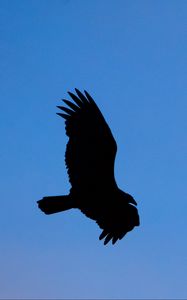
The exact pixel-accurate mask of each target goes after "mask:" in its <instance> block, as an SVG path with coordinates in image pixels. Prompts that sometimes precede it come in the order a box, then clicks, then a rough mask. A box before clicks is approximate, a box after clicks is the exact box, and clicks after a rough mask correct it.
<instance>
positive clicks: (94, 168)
mask: <svg viewBox="0 0 187 300" xmlns="http://www.w3.org/2000/svg"><path fill="white" fill-rule="evenodd" d="M75 91H76V93H77V95H75V94H73V93H71V92H68V94H69V95H70V97H71V98H72V100H73V102H71V101H68V100H63V101H64V103H65V104H66V105H68V107H69V108H67V107H64V106H58V108H60V109H61V110H63V111H64V112H65V113H57V114H58V115H59V116H61V117H63V118H64V119H65V120H66V121H65V125H66V127H65V128H66V134H67V136H68V137H69V141H68V143H67V147H66V154H65V162H66V166H67V170H68V174H69V181H70V183H71V185H72V188H73V189H75V190H77V191H80V192H81V191H85V189H86V190H87V191H90V192H94V193H95V192H97V190H98V191H100V190H101V187H102V188H105V187H109V186H110V185H113V184H114V183H115V179H114V161H115V155H116V151H117V145H116V142H115V140H114V138H113V136H112V133H111V130H110V128H109V127H108V125H107V123H106V121H105V119H104V117H103V115H102V113H101V112H100V110H99V108H98V106H97V105H96V103H95V102H94V100H93V99H92V97H91V96H90V95H89V94H88V93H87V92H86V91H84V93H85V95H84V94H83V93H81V92H80V91H79V90H78V89H75Z"/></svg>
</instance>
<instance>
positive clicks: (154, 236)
mask: <svg viewBox="0 0 187 300" xmlns="http://www.w3.org/2000/svg"><path fill="white" fill-rule="evenodd" d="M186 34H187V1H185V0H179V1H177V0H176V1H174V0H157V1H156V0H155V1H153V0H147V1H146V0H141V1H140V0H133V1H132V0H117V1H116V0H92V1H91V0H69V1H68V0H61V1H60V0H40V1H37V0H29V1H28V0H27V1H25V0H23V1H22V0H12V1H10V0H1V1H0V41H1V42H0V59H1V62H0V63H1V65H0V77H1V78H0V85H1V88H0V99H1V118H0V135H1V147H0V160H1V163H0V165H1V170H0V173H1V180H0V182H1V193H0V194H1V209H0V239H1V246H0V248H1V251H0V252H1V255H0V298H19V299H23V298H39V299H41V298H56V299H58V298H66V299H70V298H71V299H72V298H75V299H78V298H79V299H80V298H83V299H84V298H88V299H90V298H92V299H93V298H96V299H98V298H110V299H114V298H117V299H120V298H129V299H136V298H144V299H147V298H159V299H166V298H187V285H186V282H187V185H186V179H187V175H186V174H187V139H186V132H187V122H186V116H187V97H186V96H187V93H186V92H187V82H186V81H187V80H186V79H187V76H186V75H187V72H186V65H187V39H186V37H187V36H186ZM74 87H77V88H79V89H80V90H83V89H86V90H88V91H89V92H90V94H91V95H92V96H93V97H94V99H95V101H96V102H97V104H98V105H99V107H100V109H101V110H102V112H103V114H104V116H105V118H106V120H107V122H108V124H109V125H110V127H111V129H112V132H113V135H114V136H115V138H116V141H117V143H118V153H117V159H116V165H115V174H116V180H117V182H118V185H119V186H120V187H121V188H122V189H123V190H125V191H126V192H129V193H130V194H132V195H133V196H134V198H135V199H136V200H137V202H138V208H139V213H140V217H141V226H140V227H139V228H135V229H134V230H133V231H132V232H130V233H129V234H128V235H127V236H126V237H125V238H124V239H123V240H122V241H120V242H118V243H117V244H116V245H115V246H112V244H109V245H108V246H103V243H102V242H100V241H99V240H98V236H99V234H100V232H101V230H100V229H99V227H98V226H97V225H96V223H94V222H93V221H91V220H90V219H87V218H86V217H85V216H84V215H82V214H81V213H80V212H79V211H76V210H74V211H69V212H66V213H63V214H56V215H53V216H45V215H44V214H42V213H41V211H39V210H38V208H37V205H36V201H37V200H38V199H41V198H42V197H43V196H47V195H58V194H66V193H68V190H69V187H70V186H69V183H68V177H67V174H66V169H65V165H64V151H65V146H66V143H67V137H66V136H65V130H64V122H63V120H62V119H60V118H59V117H58V116H57V115H55V113H56V111H57V109H56V105H60V104H61V100H60V99H61V98H65V97H67V91H68V90H71V91H73V89H74Z"/></svg>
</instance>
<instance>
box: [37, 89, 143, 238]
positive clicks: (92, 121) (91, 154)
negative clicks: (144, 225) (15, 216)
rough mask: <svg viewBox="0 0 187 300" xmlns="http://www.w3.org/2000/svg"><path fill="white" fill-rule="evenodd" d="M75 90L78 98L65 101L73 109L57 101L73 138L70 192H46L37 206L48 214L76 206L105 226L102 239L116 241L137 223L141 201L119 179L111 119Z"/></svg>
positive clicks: (68, 156) (69, 157)
mask: <svg viewBox="0 0 187 300" xmlns="http://www.w3.org/2000/svg"><path fill="white" fill-rule="evenodd" d="M75 90H76V93H77V95H75V94H73V93H71V92H68V93H69V95H70V96H71V98H72V99H73V101H74V102H70V101H69V100H63V101H64V103H65V104H66V105H68V107H69V108H67V107H64V106H58V108H60V109H61V110H63V112H65V113H57V114H58V115H60V116H61V117H63V118H64V119H65V129H66V134H67V136H68V137H69V141H68V143H67V147H66V153H65V164H66V168H67V172H68V175H69V181H70V184H71V189H70V193H69V195H65V196H49V197H44V198H43V199H42V200H39V201H38V206H39V208H40V209H41V210H42V211H43V212H44V213H46V214H51V213H56V212H61V211H64V210H67V209H71V208H78V209H80V210H81V212H82V213H84V214H85V215H86V216H87V217H89V218H91V219H93V220H95V221H96V222H97V224H98V225H99V226H100V228H101V229H103V232H102V233H101V235H100V239H103V238H105V240H104V244H107V243H108V242H109V241H110V240H112V243H113V244H114V243H115V242H116V241H117V240H118V239H122V238H123V236H124V235H125V234H126V233H127V232H128V231H130V230H132V229H133V228H134V226H139V215H138V211H137V208H136V205H137V203H136V201H135V200H134V198H133V197H132V196H131V195H129V194H127V193H125V192H123V191H122V190H120V189H119V188H118V186H117V184H116V181H115V176H114V162H115V156H116V152H117V145H116V142H115V140H114V138H113V135H112V133H111V130H110V128H109V126H108V124H107V123H106V121H105V119H104V117H103V115H102V114H101V112H100V110H99V108H98V106H97V105H96V103H95V102H94V100H93V99H92V97H91V96H90V95H89V94H88V93H87V92H86V91H85V95H84V94H83V93H81V92H80V91H79V90H78V89H75Z"/></svg>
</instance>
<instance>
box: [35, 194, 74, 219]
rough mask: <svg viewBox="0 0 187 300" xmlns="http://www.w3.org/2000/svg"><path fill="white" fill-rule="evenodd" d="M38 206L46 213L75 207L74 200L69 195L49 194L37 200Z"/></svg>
mask: <svg viewBox="0 0 187 300" xmlns="http://www.w3.org/2000/svg"><path fill="white" fill-rule="evenodd" d="M37 203H38V207H39V208H40V209H41V210H42V211H43V212H44V213H45V214H46V215H50V214H54V213H57V212H61V211H64V210H68V209H71V208H73V207H74V206H73V200H72V198H71V197H70V196H69V195H65V196H48V197H44V198H43V199H41V200H39V201H37Z"/></svg>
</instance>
